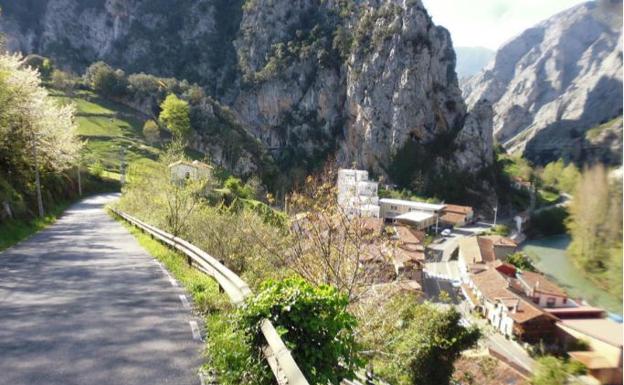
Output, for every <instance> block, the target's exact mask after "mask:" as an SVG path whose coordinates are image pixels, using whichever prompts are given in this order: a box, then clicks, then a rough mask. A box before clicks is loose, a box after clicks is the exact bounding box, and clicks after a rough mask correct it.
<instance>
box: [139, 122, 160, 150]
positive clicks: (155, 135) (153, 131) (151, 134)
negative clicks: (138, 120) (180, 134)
mask: <svg viewBox="0 0 624 385" xmlns="http://www.w3.org/2000/svg"><path fill="white" fill-rule="evenodd" d="M143 136H144V137H145V139H147V141H148V142H150V143H151V144H154V143H156V142H158V141H159V140H160V129H159V128H158V124H156V122H155V121H153V120H151V119H150V120H146V121H145V124H143Z"/></svg>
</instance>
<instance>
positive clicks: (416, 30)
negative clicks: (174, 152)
mask: <svg viewBox="0 0 624 385" xmlns="http://www.w3.org/2000/svg"><path fill="white" fill-rule="evenodd" d="M0 6H2V8H3V9H4V18H3V19H2V21H1V22H0V27H1V28H2V30H3V31H4V32H5V33H6V34H7V35H8V37H9V39H8V40H9V47H10V48H12V49H14V50H21V51H24V52H26V53H30V52H36V53H40V54H43V55H46V56H50V57H52V58H54V59H55V61H56V62H57V63H58V64H60V65H61V66H65V67H67V68H72V69H74V70H75V71H82V70H83V69H84V67H85V66H86V65H87V64H88V63H90V62H93V61H96V60H104V61H106V62H108V63H110V64H112V65H114V66H118V67H121V68H123V69H125V70H126V72H139V71H145V72H149V73H154V74H156V75H160V76H175V77H178V78H187V79H188V80H190V81H194V82H197V83H199V84H200V85H202V86H203V87H204V89H205V90H206V92H207V93H208V94H209V95H211V96H212V97H214V98H215V99H217V100H218V102H220V103H222V104H223V105H226V106H228V107H229V110H230V111H232V113H233V115H234V116H235V118H236V119H237V120H238V122H240V125H241V126H242V127H243V128H244V129H245V130H246V131H247V132H250V133H251V134H252V135H253V136H254V137H255V138H257V139H259V140H260V142H262V144H263V145H264V146H265V147H266V148H267V149H268V150H269V151H270V152H271V154H272V156H273V157H274V159H275V161H276V162H277V163H278V165H280V166H281V168H282V169H283V170H289V172H290V174H284V175H285V177H299V176H300V175H301V174H303V173H304V172H306V171H309V170H310V169H311V168H314V167H317V166H319V165H320V164H322V163H323V162H324V161H325V160H326V159H327V158H328V157H331V156H334V157H335V158H336V159H337V160H338V162H339V163H340V164H342V165H352V164H355V165H357V166H358V167H362V168H366V169H369V170H371V171H373V172H374V173H375V174H377V175H384V176H386V177H387V178H390V179H391V180H394V181H397V182H399V184H401V185H405V186H408V185H409V186H412V187H417V188H418V189H421V190H431V189H432V186H433V185H434V182H433V179H434V177H438V178H439V177H443V175H445V170H452V172H453V173H463V174H465V175H466V178H468V177H469V176H474V175H475V174H476V173H478V172H479V171H480V170H482V169H483V168H486V167H487V166H488V165H489V164H490V163H491V161H492V154H491V152H492V148H491V139H490V138H491V129H492V125H491V118H492V115H491V108H490V107H489V106H488V104H487V102H482V103H479V104H478V105H476V106H475V110H474V111H473V112H470V113H469V111H468V110H467V108H466V104H465V103H464V101H463V99H462V96H461V92H460V89H459V86H458V82H457V76H456V74H455V53H454V51H453V46H452V42H451V39H450V36H449V33H448V32H447V31H446V30H445V29H444V28H442V27H439V26H435V25H434V24H433V23H432V21H431V18H430V17H429V15H428V14H427V11H426V10H425V9H424V7H423V5H422V3H421V1H419V0H368V1H352V0H247V1H245V2H243V1H225V0H183V1H178V2H176V4H175V6H174V5H173V4H172V2H170V1H164V0H149V1H148V0H89V1H84V0H29V1H25V2H19V3H17V2H13V1H10V0H0ZM197 137H198V138H199V137H201V135H198V136H197ZM196 147H197V148H204V147H205V146H203V145H202V144H197V145H196ZM463 179H465V178H463ZM457 182H458V183H460V182H459V180H457ZM429 192H430V191H429Z"/></svg>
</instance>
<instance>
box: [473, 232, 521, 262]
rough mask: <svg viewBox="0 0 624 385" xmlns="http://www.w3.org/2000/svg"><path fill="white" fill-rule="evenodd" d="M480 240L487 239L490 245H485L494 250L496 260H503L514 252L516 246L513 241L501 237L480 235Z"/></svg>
mask: <svg viewBox="0 0 624 385" xmlns="http://www.w3.org/2000/svg"><path fill="white" fill-rule="evenodd" d="M479 238H480V239H487V240H488V241H490V242H491V245H487V247H490V248H492V249H493V250H494V254H495V255H496V259H500V260H505V259H506V258H507V256H509V255H510V254H513V253H515V252H516V250H517V248H518V245H517V244H516V242H515V241H514V240H513V239H510V238H507V237H504V236H502V235H480V236H479Z"/></svg>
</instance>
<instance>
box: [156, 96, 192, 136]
mask: <svg viewBox="0 0 624 385" xmlns="http://www.w3.org/2000/svg"><path fill="white" fill-rule="evenodd" d="M160 108H161V109H162V111H161V113H160V117H159V118H160V120H161V121H162V122H163V124H164V125H166V126H167V127H168V128H169V129H170V130H171V132H172V133H173V136H174V137H175V138H177V139H186V138H187V137H188V135H189V134H190V133H191V118H190V115H189V113H190V109H189V104H188V102H187V101H185V100H181V99H179V98H178V97H177V96H176V95H175V94H169V95H168V96H167V98H166V99H165V101H164V102H162V104H161V105H160Z"/></svg>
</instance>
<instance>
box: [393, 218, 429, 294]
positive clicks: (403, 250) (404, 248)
mask: <svg viewBox="0 0 624 385" xmlns="http://www.w3.org/2000/svg"><path fill="white" fill-rule="evenodd" d="M394 231H395V237H394V238H395V239H396V240H397V245H396V246H397V247H396V248H395V249H394V262H395V267H396V270H397V275H398V276H399V277H401V278H403V279H408V280H412V281H415V282H417V283H418V284H419V285H421V286H422V281H423V270H424V266H425V246H424V245H423V243H422V242H423V240H424V239H425V234H424V233H423V232H422V231H417V230H413V229H411V228H409V227H406V226H394Z"/></svg>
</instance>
